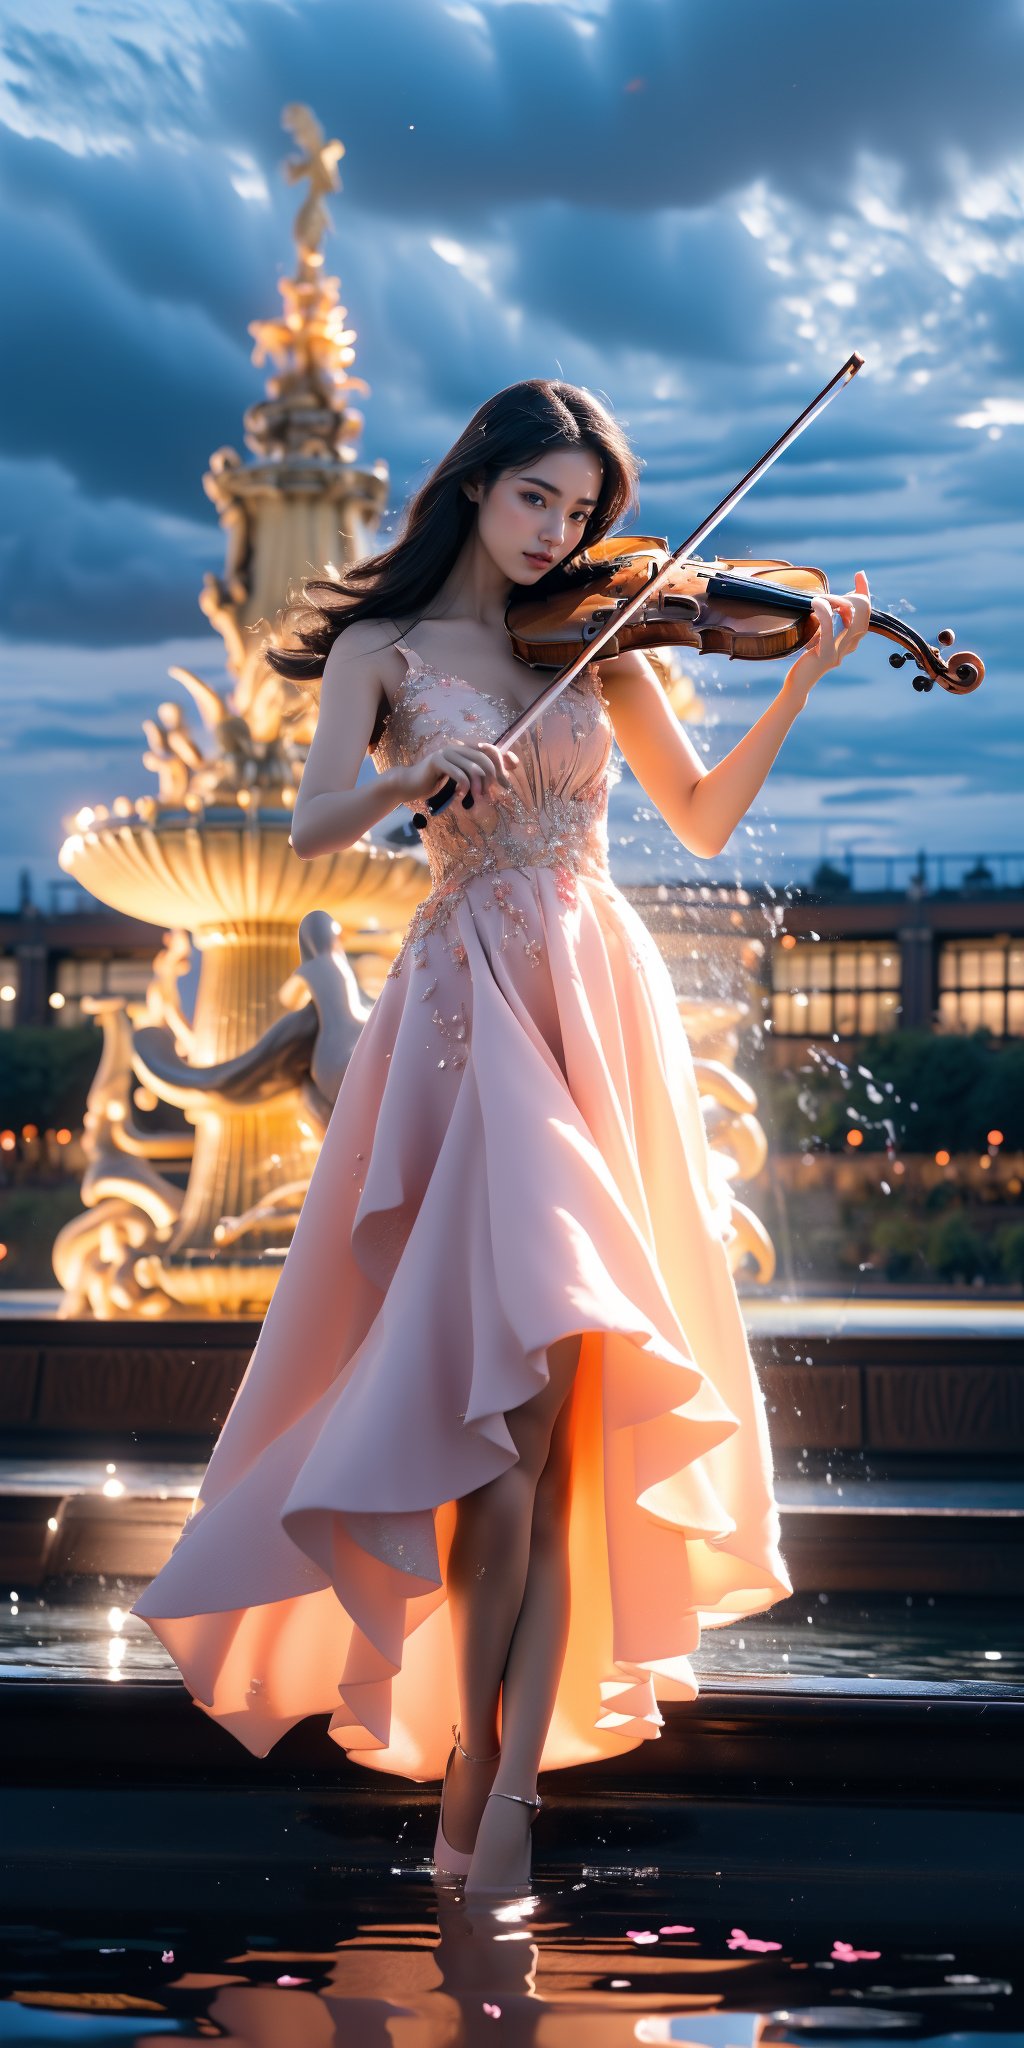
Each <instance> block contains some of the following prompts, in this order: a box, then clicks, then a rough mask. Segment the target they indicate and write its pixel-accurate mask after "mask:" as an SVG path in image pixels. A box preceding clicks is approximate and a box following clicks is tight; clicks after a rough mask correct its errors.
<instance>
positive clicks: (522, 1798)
mask: <svg viewBox="0 0 1024 2048" xmlns="http://www.w3.org/2000/svg"><path fill="white" fill-rule="evenodd" d="M487 1797H488V1799H511V1800H513V1801H514V1803H515V1805H516V1806H531V1807H532V1808H533V1812H532V1813H531V1815H530V1826H531V1828H532V1826H533V1823H534V1821H535V1820H536V1818H537V1815H538V1814H539V1812H540V1810H541V1807H542V1806H543V1804H544V1801H543V1799H542V1798H541V1797H540V1794H539V1793H538V1794H537V1797H536V1798H535V1799H527V1797H526V1795H525V1793H523V1792H488V1794H487ZM531 1883H532V1879H530V1878H528V1877H527V1878H523V1879H522V1880H521V1881H520V1882H519V1883H518V1884H501V1885H496V1884H481V1885H474V1886H473V1891H474V1893H475V1892H481V1893H485V1894H487V1893H497V1892H500V1893H501V1895H502V1896H503V1897H507V1896H508V1894H509V1893H510V1892H516V1891H525V1890H528V1889H529V1887H530V1885H531Z"/></svg>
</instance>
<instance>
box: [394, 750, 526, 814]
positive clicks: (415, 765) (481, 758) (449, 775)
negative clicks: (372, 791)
mask: <svg viewBox="0 0 1024 2048" xmlns="http://www.w3.org/2000/svg"><path fill="white" fill-rule="evenodd" d="M518 761H519V756H518V754H516V753H513V752H512V750H511V748H508V747H505V748H502V747H495V746H492V745H491V744H490V743H489V742H488V741H484V742H483V744H482V745H481V746H478V747H468V746H461V745H456V744H455V743H454V742H453V743H451V744H449V745H447V746H443V747H435V748H433V749H432V751H431V752H430V753H429V754H422V755H421V756H420V759H419V760H418V761H410V762H408V763H406V764H405V765H403V766H401V767H399V768H398V769H396V770H395V771H394V774H395V783H396V787H397V789H398V791H399V795H400V799H401V800H405V801H408V800H409V799H411V798H417V797H428V796H433V795H434V794H435V793H436V791H437V790H439V789H443V787H444V785H445V783H446V782H448V781H449V780H451V781H453V782H455V783H457V785H458V788H459V793H460V795H463V796H464V795H465V793H466V791H467V790H471V791H472V794H473V796H474V797H478V796H493V794H494V791H495V790H496V789H497V787H498V785H499V784H501V785H502V786H503V787H504V788H505V789H510V788H511V786H512V785H511V777H510V775H509V774H508V770H507V768H506V766H505V764H506V762H508V763H509V764H510V765H511V766H512V767H515V766H516V765H517V764H518Z"/></svg>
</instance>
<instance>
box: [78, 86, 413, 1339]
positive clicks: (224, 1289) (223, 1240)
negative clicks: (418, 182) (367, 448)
mask: <svg viewBox="0 0 1024 2048" xmlns="http://www.w3.org/2000/svg"><path fill="white" fill-rule="evenodd" d="M283 120H284V125H285V127H286V128H287V129H288V130H289V132H290V133H291V134H292V135H293V137H294V138H295V140H296V142H297V143H298V144H299V147H300V151H301V154H300V155H299V156H297V157H293V158H291V159H290V160H289V162H288V163H287V164H286V166H285V170H286V175H287V177H288V179H289V180H290V181H291V182H295V181H296V180H297V179H308V180H309V191H308V193H307V195H306V197H305V199H304V202H303V204H302V206H301V207H300V209H299V212H298V214H297V216H296V219H295V225H294V232H295V239H296V242H297V245H298V262H297V270H296V275H295V276H294V277H289V278H285V279H283V280H282V281H281V284H280V287H279V288H280V291H281V294H282V298H283V300H284V309H283V312H282V313H281V314H280V315H279V316H278V317H277V318H276V319H271V320H259V321H255V322H253V324H252V326H251V327H250V330H249V331H250V333H251V334H252V335H253V336H254V338H255V344H256V346H255V348H254V351H253V359H254V361H255V362H256V363H257V364H261V363H263V362H264V361H265V360H266V359H267V357H270V358H271V359H272V362H273V364H274V367H275V371H276V374H274V375H272V376H271V377H270V378H269V379H268V384H267V395H266V397H265V398H264V399H263V400H262V401H261V402H260V403H258V404H256V405H253V406H252V407H251V408H250V410H249V411H248V412H247V414H246V415H245V421H244V427H245V436H246V441H247V443H248V446H249V448H250V449H251V450H252V453H253V455H254V457H255V458H256V459H255V460H253V461H243V460H242V458H241V457H239V456H238V455H237V454H236V452H235V451H234V450H233V449H231V448H221V449H218V450H217V452H216V454H215V455H214V456H213V457H212V459H211V463H210V469H209V473H208V474H207V475H206V477H205V478H204V485H205V488H206V490H207V493H208V495H209V496H210V498H211V499H212V500H213V503H214V504H215V506H216V507H217V511H218V513H219V516H220V521H221V525H222V526H223V527H224V529H225V532H226V534H227V560H226V564H225V570H224V574H223V576H220V577H217V576H213V575H208V576H207V577H206V579H205V584H204V588H203V591H202V594H201V596H200V599H199V602H200V606H201V608H202V610H203V612H204V613H205V614H206V617H207V618H208V619H209V621H210V623H211V625H212V626H214V627H215V629H216V630H217V632H218V633H220V635H221V637H222V639H223V641H224V643H225V647H226V649H227V663H228V669H229V672H230V674H231V675H232V677H233V679H234V688H233V690H232V691H231V694H230V696H227V697H225V696H222V695H221V694H220V693H219V692H218V691H217V690H215V689H214V688H213V687H212V686H211V685H210V684H208V683H206V682H204V681H203V680H202V679H201V678H200V677H199V676H196V675H193V674H192V673H191V671H190V670H188V669H184V668H172V669H171V670H170V674H171V675H172V677H173V678H174V679H175V681H177V682H178V683H180V684H182V685H183V686H184V688H185V689H186V690H187V691H188V692H189V694H190V696H191V697H192V699H193V701H194V704H195V706H196V710H197V712H198V716H199V720H200V724H201V728H202V730H201V733H200V734H199V735H197V733H196V731H195V730H194V729H193V727H192V725H191V723H190V720H189V717H188V715H187V713H186V712H184V711H183V710H182V709H181V707H180V706H179V705H177V704H176V703H173V702H172V703H167V704H161V705H160V706H159V708H158V711H157V715H156V717H155V718H153V719H150V720H146V721H145V722H144V730H145V733H146V737H147V740H148V742H149V745H148V750H147V752H146V753H145V754H144V755H143V760H144V762H145V765H146V766H147V767H148V768H150V769H152V770H154V771H155V773H156V776H157V778H158V790H157V793H156V795H149V796H143V797H139V798H137V799H134V800H133V799H131V798H128V797H117V798H115V800H114V802H113V804H112V805H111V806H110V807H109V808H107V807H105V806H103V805H97V806H96V807H95V808H94V809H84V810H81V811H79V812H78V814H77V816H76V817H75V818H73V819H69V820H67V821H66V822H67V827H68V833H69V836H68V837H67V839H66V840H65V842H64V845H63V846H62V848H61V851H60V864H61V866H62V867H63V868H64V869H65V870H66V872H67V873H68V874H69V875H73V876H74V877H75V879H76V880H77V881H80V882H81V883H82V884H83V885H84V886H85V887H86V888H87V889H89V890H90V891H91V892H92V894H93V895H94V896H97V897H99V898H100V899H101V900H102V901H103V902H105V903H109V904H112V905H113V906H114V907H115V908H116V909H118V910H123V911H127V912H128V913H129V914H130V915H132V916H134V917H139V918H143V919H146V920H148V921H150V922H152V923H154V924H159V925H160V926H163V927H165V928H168V929H167V944H165V947H164V951H163V952H162V953H161V954H160V956H159V958H158V960H157V963H156V972H155V974H154V980H153V982H152V984H151V986H150V989H149V992H148V996H147V1001H146V1004H145V1006H144V1007H142V1006H134V1007H130V1008H129V1011H128V1013H127V1016H115V1015H113V1014H110V1006H109V1005H106V1006H103V1008H102V1010H101V1014H100V1021H101V1022H102V1024H103V1027H104V1032H105V1040H106V1043H105V1052H104V1058H103V1060H102V1061H101V1067H100V1071H99V1073H98V1074H97V1077H96V1083H95V1084H94V1090H93V1094H92V1095H91V1096H90V1104H89V1115H88V1117H87V1119H86V1148H87V1151H88V1152H89V1154H90V1163H89V1170H88V1172H87V1174H86V1179H85V1184H84V1186H83V1200H84V1201H85V1203H86V1204H87V1213H86V1214H85V1215H84V1216H81V1217H78V1218H76V1219H75V1220H74V1222H73V1223H72V1224H70V1225H69V1226H68V1227H67V1229H66V1230H65V1231H62V1232H61V1234H60V1236H59V1238H58V1240H57V1243H56V1246H55V1249H54V1267H55V1271H56V1273H57V1277H58V1279H60V1280H61V1281H62V1284H63V1286H64V1289H65V1293H64V1300H63V1302H62V1313H64V1314H65V1315H68V1314H80V1313H89V1312H90V1311H91V1313H92V1314H94V1315H97V1316H118V1315H126V1314H131V1315H139V1314H144V1315H149V1316H153V1315H156V1316H159V1315H169V1314H180V1313H183V1312H186V1311H188V1312H191V1313H195V1312H197V1311H198V1312H200V1313H207V1314H237V1313H250V1312H251V1313H260V1312H262V1310H263V1309H264V1308H265V1307H266V1304H267V1302H268V1300H269V1299H270V1296H271V1294H272V1292H273V1288H274V1282H275V1280H276V1277H277V1273H278V1271H279V1270H280V1266H281V1264H282V1262H283V1259H284V1254H285V1251H286V1249H287V1243H288V1240H289V1238H290V1235H291V1229H292V1227H293V1225H294V1220H295V1217H296V1215H297V1214H298V1210H299V1207H300V1206H301V1199H302V1194H303V1192H304V1189H305V1187H306V1186H307V1185H308V1181H309V1176H310V1173H311V1171H312V1167H313V1162H314V1160H315V1157H316V1153H317V1150H318V1147H319V1140H320V1136H321V1135H322V1130H323V1128H324V1125H325V1123H326V1119H327V1116H328V1115H329V1114H330V1104H331V1099H332V1096H333V1094H335V1093H336V1092H337V1087H338V1085H339V1084H340V1080H341V1074H342V1072H343V1068H344V1062H345V1059H346V1058H347V1051H346V1047H348V1049H349V1050H350V1049H351V1040H352V1035H353V1033H354V1032H356V1031H357V1030H358V1028H359V1026H360V1024H361V1022H362V1020H363V1018H364V1017H365V1015H366V1014H367V1005H366V1004H365V1003H364V1001H363V994H364V992H365V994H366V995H368V996H369V997H370V998H371V999H372V997H373V996H374V995H375V994H376V992H377V989H378V988H379V986H380V983H381V981H382V979H383V976H384V974H385V972H386V969H387V964H388V962H389V960H390V959H392V958H393V957H394V953H395V951H396V949H397V946H398V944H399V941H400V936H401V933H402V931H403V930H404V928H405V926H406V924H407V923H408V920H409V918H410V916H411V914H412V912H413V910H414V909H415V906H416V904H417V903H418V902H419V900H420V898H421V897H422V896H423V895H424V894H425V893H426V889H427V887H428V878H427V874H426V868H425V864H424V863H423V861H422V860H421V859H420V858H418V857H417V856H416V855H415V854H413V853H411V852H408V853H407V852H402V851H392V850H391V849H389V848H387V847H382V846H377V845H374V844H372V843H371V842H370V841H369V840H367V839H363V840H361V841H360V842H358V843H357V844H356V845H355V846H353V847H350V848H347V849H346V850H345V851H344V852H341V853H337V854H334V855H331V856H324V857H323V858H322V859H317V860H311V861H300V860H299V859H298V858H297V856H296V855H295V854H294V853H293V852H292V849H291V847H290V845H289V841H288V834H289V825H290V815H291V807H292V805H293V803H294V800H295V791H296V787H297V784H298V780H299V777H300V775H301V772H302V764H303V761H304V759H305V755H306V751H307V749H308V746H309V743H310V740H311V738H312V734H313V729H314V725H315V710H314V708H313V706H312V704H311V702H310V700H309V699H308V697H306V696H305V695H304V694H303V693H301V692H300V691H298V690H296V689H295V688H294V687H293V686H292V685H290V684H289V683H287V682H286V681H285V680H284V679H283V678H282V677H280V676H278V675H277V674H276V673H275V672H274V671H273V670H272V669H271V668H270V667H269V665H268V664H267V663H266V662H265V660H264V659H263V652H264V649H265V648H266V647H267V646H268V645H271V644H273V640H274V635H275V629H274V627H273V625H272V624H270V623H268V621H273V620H274V619H275V618H277V617H279V616H280V613H281V609H282V604H283V601H284V598H285V593H286V592H287V590H288V587H289V584H290V583H291V582H292V581H293V580H294V579H295V578H296V577H297V576H298V575H299V574H301V573H302V572H303V571H305V570H307V569H308V567H309V565H310V564H315V565H316V566H317V567H320V566H321V565H323V564H326V565H327V567H328V572H329V573H330V572H332V571H333V573H335V574H337V573H339V570H338V567H337V564H338V562H339V559H340V563H341V565H342V566H344V565H345V564H347V563H349V562H351V561H354V560H357V559H358V558H359V557H360V556H362V555H364V554H365V553H367V552H368V550H369V546H370V542H371V540H372V538H373V535H374V533H375V531H376V528H377V525H378V522H379V520H380V516H381V513H382V511H383V509H384V506H385V504H386V499H387V488H388V475H387V468H386V465H385V464H384V463H382V462H377V463H375V464H374V465H373V467H372V468H359V467H358V466H357V465H356V447H355V442H356V440H357V437H358V434H359V431H360V429H361V427H362V424H363V421H362V415H361V414H360V413H359V412H357V411H355V410H354V409H352V408H351V406H350V405H349V402H348V401H349V396H350V394H351V393H352V392H353V391H360V392H365V391H366V389H367V386H366V385H365V384H364V383H363V382H362V380H361V379H359V378H357V377H354V376H352V375H350V374H349V369H350V365H351V364H352V362H353V360H354V353H355V352H354V349H353V347H352V343H353V341H354V339H355V335H354V331H353V330H352V329H351V328H349V327H347V326H346V324H345V322H346V309H345V308H344V306H342V305H340V304H339V302H338V290H339V280H338V279H337V278H336V277H328V276H325V275H324V271H323V264H324V259H323V255H322V253H321V248H320V244H321V243H322V241H323V238H324V235H325V233H326V230H327V228H328V227H329V225H330V221H329V216H328V213H327V209H326V206H325V203H324V201H325V198H326V195H327V193H329V192H332V191H338V190H339V189H340V184H341V181H340V179H339V177H338V173H337V164H338V160H339V158H340V157H341V156H342V155H343V154H344V150H343V145H342V144H341V143H340V142H338V141H331V142H327V141H325V140H324V136H323V131H322V130H321V128H320V127H319V125H318V123H317V122H316V120H315V119H314V117H313V115H312V114H311V113H310V111H309V109H308V108H306V107H301V106H290V107H287V108H286V109H285V113H284V116H283ZM297 929H298V931H299V941H298V943H297V940H296V932H297ZM185 934H188V935H190V936H191V940H192V942H193V944H194V945H195V947H196V949H197V951H198V954H199V956H200V975H199V986H198V993H197V997H196V1004H195V1013H194V1017H193V1019H192V1022H191V1023H189V1022H188V1021H187V1020H186V1018H185V1016H184V1014H183V1011H182V1009H181V1006H180V1004H179V1002H178V998H177V981H178V979H179V978H180V975H181V974H182V973H183V972H184V971H185V967H186V965H187V959H188V946H187V943H186V942H185V937H184V935H185ZM342 935H343V936H344V943H345V948H346V951H347V953H348V955H349V957H350V958H352V959H355V960H356V962H357V963H359V964H360V966H361V973H360V979H359V982H357V980H356V977H355V975H354V973H353V970H352V967H351V966H350V965H349V959H347V958H346V953H345V952H343V951H342V950H341V944H340V940H341V937H342ZM129 1018H130V1020H131V1024H132V1025H133V1026H134V1027H135V1028H134V1030H133V1031H132V1032H131V1034H130V1036H128V1019H129ZM317 1063H319V1064H317ZM133 1076H134V1077H137V1079H138V1080H139V1081H141V1083H142V1087H141V1088H139V1087H137V1086H135V1085H134V1081H133ZM318 1077H319V1084H318ZM157 1099H159V1100H161V1101H163V1102H167V1103H173V1104H175V1105H177V1106H178V1107H179V1108H180V1109H181V1110H182V1111H183V1112H184V1115H185V1118H186V1119H187V1123H188V1124H189V1125H191V1126H193V1127H194V1138H193V1136H192V1132H191V1131H188V1130H186V1131H184V1132H183V1133H181V1134H180V1135H177V1136H176V1137H175V1138H174V1140H173V1141H170V1140H169V1138H168V1134H167V1133H166V1132H162V1133H159V1134H152V1133H147V1132H146V1131H144V1130H143V1129H142V1128H140V1126H139V1125H138V1124H137V1123H136V1122H135V1121H134V1119H133V1115H132V1110H133V1106H134V1107H135V1108H141V1109H143V1110H145V1109H152V1108H154V1107H155V1106H156V1101H157ZM169 1146H170V1150H169ZM169 1156H176V1157H177V1159H178V1160H179V1162H181V1163H182V1164H183V1165H187V1167H188V1182H187V1186H186V1187H185V1188H184V1189H182V1187H181V1185H180V1184H176V1183H175V1182H173V1181H172V1180H170V1179H168V1178H166V1177H164V1176H162V1175H161V1174H160V1173H159V1172H158V1170H157V1166H156V1163H155V1162H156V1161H157V1160H158V1159H167V1158H168V1157H169Z"/></svg>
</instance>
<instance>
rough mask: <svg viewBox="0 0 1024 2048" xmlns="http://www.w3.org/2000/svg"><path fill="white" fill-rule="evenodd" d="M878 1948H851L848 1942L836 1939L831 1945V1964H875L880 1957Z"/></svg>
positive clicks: (880, 1952)
mask: <svg viewBox="0 0 1024 2048" xmlns="http://www.w3.org/2000/svg"><path fill="white" fill-rule="evenodd" d="M881 1954H882V1951H881V1949H880V1948H852V1947H851V1946H850V1943H849V1942H848V1941H839V1940H838V1939H836V1940H835V1941H833V1943H832V1954H831V1955H830V1957H829V1961H830V1962H831V1963H877V1962H878V1961H879V1959H880V1957H881Z"/></svg>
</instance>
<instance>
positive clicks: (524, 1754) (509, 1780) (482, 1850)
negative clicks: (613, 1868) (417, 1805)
mask: <svg viewBox="0 0 1024 2048" xmlns="http://www.w3.org/2000/svg"><path fill="white" fill-rule="evenodd" d="M576 1343H577V1356H578V1346H579V1340H578V1339H577V1340H576ZM574 1391H575V1388H574V1386H573V1387H570V1389H569V1391H568V1393H567V1395H566V1398H565V1400H564V1402H563V1404H562V1408H561V1410H560V1412H559V1415H558V1418H557V1421H556V1423H555V1427H554V1430H553V1432H552V1437H551V1447H550V1450H549V1453H548V1458H547V1462H546V1464H545V1466H544V1470H543V1472H542V1473H541V1476H540V1479H539V1480H538V1483H537V1489H536V1494H535V1497H534V1512H533V1524H532V1528H531V1540H530V1559H529V1565H528V1569H527V1575H526V1586H525V1589H524V1592H523V1601H522V1606H521V1607H520V1610H519V1615H518V1618H517V1620H516V1625H515V1629H514V1632H513V1635H512V1641H511V1644H510V1646H509V1653H508V1660H507V1663H506V1666H505V1674H504V1680H503V1683H502V1690H501V1761H500V1763H499V1764H498V1766H497V1771H496V1774H495V1775H494V1779H493V1790H494V1791H495V1792H519V1793H524V1794H526V1795H527V1796H530V1797H532V1796H533V1795H535V1794H536V1790H537V1772H538V1769H539V1766H540V1759H541V1753H542V1751H543V1748H544V1742H545V1739H546V1737H547V1732H548V1728H549V1726H550V1722H551V1715H552V1712H553V1709H554V1704H555V1699H556V1696H557V1693H558V1682H559V1679H560V1677H561V1672H562V1664H563V1662H564V1659H565V1645H566V1640H567V1637H568V1633H569V1605H570V1594H569V1544H568V1536H569V1473H570V1469H571V1464H572V1435H573V1422H574V1401H573V1395H574ZM531 1817H532V1816H531V1811H530V1809H529V1808H528V1807H523V1806H518V1805H516V1804H514V1803H513V1802H512V1801H510V1800H506V1799H492V1800H491V1801H490V1802H489V1804H487V1805H486V1808H485V1812H484V1815H483V1818H482V1820H481V1825H480V1829H479V1832H478V1835H477V1841H476V1848H475V1853H474V1856H473V1867H472V1870H471V1872H470V1875H469V1877H468V1878H467V1880H466V1890H467V1892H471V1891H473V1890H474V1889H475V1888H476V1887H478V1886H479V1887H481V1888H483V1889H487V1890H490V1889H492V1888H495V1887H500V1886H502V1885H505V1884H518V1883H521V1882H526V1881H527V1880H528V1878H529V1875H530V1834H529V1829H530V1820H531Z"/></svg>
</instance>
